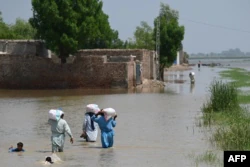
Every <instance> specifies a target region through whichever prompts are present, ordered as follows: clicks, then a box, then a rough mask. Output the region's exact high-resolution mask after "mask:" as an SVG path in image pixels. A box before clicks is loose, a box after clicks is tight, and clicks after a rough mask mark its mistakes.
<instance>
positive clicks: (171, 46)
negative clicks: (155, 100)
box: [153, 3, 185, 79]
mask: <svg viewBox="0 0 250 167" xmlns="http://www.w3.org/2000/svg"><path fill="white" fill-rule="evenodd" d="M158 19H160V73H161V76H162V78H161V79H163V72H164V68H165V67H168V66H171V65H172V64H173V62H174V60H175V59H176V56H177V51H179V50H180V49H181V47H182V43H181V41H182V40H183V39H184V32H185V29H184V26H180V25H179V22H178V19H179V14H178V12H177V11H176V10H173V9H171V8H170V7H169V5H167V4H164V3H161V6H160V15H159V16H158V17H156V18H155V20H154V33H153V35H154V39H156V36H155V34H156V28H157V20H158Z"/></svg>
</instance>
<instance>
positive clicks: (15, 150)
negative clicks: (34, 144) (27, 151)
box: [9, 148, 24, 152]
mask: <svg viewBox="0 0 250 167" xmlns="http://www.w3.org/2000/svg"><path fill="white" fill-rule="evenodd" d="M9 152H24V149H22V150H21V151H19V150H18V149H17V148H10V149H9Z"/></svg>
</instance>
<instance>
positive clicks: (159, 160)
mask: <svg viewBox="0 0 250 167" xmlns="http://www.w3.org/2000/svg"><path fill="white" fill-rule="evenodd" d="M220 70H221V69H220V68H209V67H202V68H201V70H199V71H198V69H197V67H194V69H193V70H192V71H194V72H195V78H196V83H195V85H193V86H191V85H190V82H189V78H188V73H189V72H190V71H184V72H172V73H170V74H168V75H166V76H165V77H166V78H172V79H173V78H176V79H181V80H184V83H182V84H180V83H167V84H166V87H165V88H164V89H162V90H157V89H154V90H136V91H127V90H112V91H111V90H0V106H1V107H0V116H1V117H0V136H1V139H0V166H6V167H9V166H10V167H11V166H13V167H16V166H20V167H34V166H44V165H43V161H44V159H45V157H46V156H49V155H51V143H50V135H51V132H50V127H49V125H48V124H47V119H48V111H49V110H50V109H51V108H58V107H61V108H62V109H63V110H64V112H65V120H66V121H67V122H68V124H69V126H70V128H71V131H72V133H73V136H74V140H75V141H74V144H72V145H71V144H70V142H69V137H68V136H66V142H65V148H64V152H63V153H57V156H58V157H60V158H61V160H62V162H60V163H55V164H53V166H65V167H68V166H72V167H73V166H75V167H78V166H86V167H96V166H100V167H123V166H124V167H127V166H143V167H159V166H172V167H175V166H176V167H184V166H185V167H191V166H194V163H193V160H192V159H190V157H188V155H190V154H193V153H195V154H199V153H204V151H205V150H207V149H209V148H210V147H211V146H210V145H209V142H208V141H207V139H206V137H205V136H204V133H203V132H202V130H201V129H199V127H197V126H196V124H195V118H196V117H197V116H199V115H200V114H201V113H200V107H201V106H202V104H203V102H204V101H205V100H206V95H207V93H208V86H209V84H210V82H211V81H212V80H213V79H214V77H216V76H217V72H218V71H220ZM149 92H151V93H149ZM89 103H96V104H98V105H99V106H100V107H101V108H106V107H113V108H115V109H116V111H117V113H118V117H117V127H116V128H115V136H114V147H113V148H110V149H103V148H101V142H100V135H98V141H97V142H96V143H86V142H84V141H83V139H81V138H80V137H79V136H80V134H81V132H82V129H81V127H82V121H83V117H84V110H85V106H86V105H87V104H89ZM19 141H21V142H23V143H24V149H25V150H26V152H24V153H8V148H9V147H10V145H13V146H14V147H15V146H16V143H17V142H19Z"/></svg>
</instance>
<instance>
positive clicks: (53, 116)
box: [48, 109, 74, 153]
mask: <svg viewBox="0 0 250 167" xmlns="http://www.w3.org/2000/svg"><path fill="white" fill-rule="evenodd" d="M63 117H64V113H63V111H61V110H59V109H57V110H50V111H49V120H48V123H49V124H50V125H51V132H52V135H51V142H52V153H54V152H63V147H64V142H65V132H66V133H67V134H68V135H69V137H70V142H71V144H73V142H74V140H73V136H72V133H71V131H70V128H69V125H68V123H67V122H66V121H65V120H64V119H63Z"/></svg>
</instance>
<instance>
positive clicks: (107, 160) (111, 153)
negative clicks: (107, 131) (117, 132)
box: [99, 148, 117, 167]
mask: <svg viewBox="0 0 250 167" xmlns="http://www.w3.org/2000/svg"><path fill="white" fill-rule="evenodd" d="M99 165H100V166H101V167H113V166H117V161H116V155H115V148H108V149H100V153H99Z"/></svg>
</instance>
